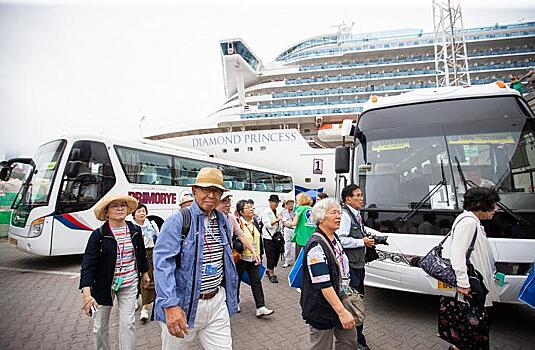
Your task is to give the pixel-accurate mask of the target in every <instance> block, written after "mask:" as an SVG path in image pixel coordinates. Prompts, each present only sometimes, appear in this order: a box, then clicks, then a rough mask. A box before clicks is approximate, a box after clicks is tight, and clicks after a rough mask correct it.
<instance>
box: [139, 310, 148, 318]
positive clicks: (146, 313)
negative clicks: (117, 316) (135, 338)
mask: <svg viewBox="0 0 535 350" xmlns="http://www.w3.org/2000/svg"><path fill="white" fill-rule="evenodd" d="M148 319H149V310H147V309H141V315H140V316H139V320H140V321H147V320H148Z"/></svg>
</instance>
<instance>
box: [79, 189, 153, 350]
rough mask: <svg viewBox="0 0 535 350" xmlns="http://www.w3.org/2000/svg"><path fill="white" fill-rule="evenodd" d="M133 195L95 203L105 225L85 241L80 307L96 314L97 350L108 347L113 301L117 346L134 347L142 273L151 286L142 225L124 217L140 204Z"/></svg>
mask: <svg viewBox="0 0 535 350" xmlns="http://www.w3.org/2000/svg"><path fill="white" fill-rule="evenodd" d="M137 205H138V204H137V200H136V199H135V198H134V197H131V196H124V195H114V196H107V197H104V198H103V199H102V200H101V201H100V202H99V203H98V204H97V206H96V207H95V216H96V217H97V219H98V220H100V221H105V222H104V224H103V225H102V226H101V227H99V228H97V229H96V230H95V231H93V233H91V236H89V240H88V242H87V246H86V248H85V253H84V257H83V260H82V269H81V273H80V289H81V290H82V293H83V302H82V305H83V306H82V309H83V311H84V312H85V314H86V315H88V316H92V317H93V333H94V334H95V348H96V349H110V340H109V333H108V323H109V319H110V312H111V308H112V306H113V300H114V299H115V298H117V304H118V307H119V347H120V348H121V349H123V350H125V349H134V348H135V327H134V322H135V314H134V313H135V309H136V300H137V293H138V288H137V284H138V276H139V275H142V283H143V285H144V286H148V284H149V282H150V279H149V275H148V263H147V256H146V252H145V245H144V243H143V235H142V233H141V229H140V228H139V226H137V225H134V224H133V223H131V222H129V221H126V220H125V218H126V216H127V215H128V214H131V213H133V212H134V210H136V208H137Z"/></svg>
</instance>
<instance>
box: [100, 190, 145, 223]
mask: <svg viewBox="0 0 535 350" xmlns="http://www.w3.org/2000/svg"><path fill="white" fill-rule="evenodd" d="M114 201H120V202H125V203H126V205H127V207H128V208H127V210H126V213H127V214H132V213H133V212H135V211H136V209H137V199H135V198H134V197H132V196H127V195H124V194H123V195H120V194H119V195H117V194H116V195H111V196H106V197H104V198H102V199H101V200H100V201H99V202H98V203H97V206H96V207H95V210H94V212H95V216H96V217H97V219H98V220H100V221H106V220H107V218H106V208H107V207H108V205H110V203H111V202H114Z"/></svg>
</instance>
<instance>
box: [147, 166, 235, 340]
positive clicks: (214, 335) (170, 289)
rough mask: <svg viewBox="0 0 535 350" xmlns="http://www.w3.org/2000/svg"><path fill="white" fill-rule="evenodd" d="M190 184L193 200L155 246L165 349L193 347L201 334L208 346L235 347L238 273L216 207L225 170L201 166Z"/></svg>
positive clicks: (228, 234) (226, 229)
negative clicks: (233, 322) (232, 321)
mask: <svg viewBox="0 0 535 350" xmlns="http://www.w3.org/2000/svg"><path fill="white" fill-rule="evenodd" d="M191 186H192V192H193V198H194V201H193V203H192V205H191V206H190V207H189V208H187V209H182V210H181V211H179V212H178V213H176V214H174V215H172V216H171V217H170V218H169V219H167V220H166V222H165V223H164V225H163V226H162V230H161V232H160V236H159V237H158V240H157V242H156V246H155V248H154V279H155V281H156V295H157V297H156V305H155V317H156V320H158V321H160V322H161V323H160V326H161V328H162V349H191V348H192V347H193V346H194V343H195V338H196V337H197V336H198V338H199V341H200V343H201V345H202V347H203V348H204V349H206V350H211V349H232V338H231V332H230V316H232V315H233V314H235V313H236V311H237V306H238V303H237V290H238V275H237V272H236V266H235V265H234V261H233V259H232V249H231V245H230V243H229V242H230V238H229V237H231V234H232V233H231V228H230V225H229V222H228V220H227V218H226V217H225V215H224V214H222V213H221V212H219V211H217V210H216V207H217V205H218V204H219V202H220V200H221V196H222V195H223V192H225V191H227V190H226V189H225V187H224V186H223V174H222V173H221V171H220V170H219V169H215V168H203V169H201V170H200V171H199V173H198V175H197V179H196V182H195V183H194V184H193V185H191ZM183 210H187V211H188V213H189V214H188V213H186V212H184V211H183ZM188 223H189V229H188V230H187V231H186V230H184V229H183V228H184V226H186V228H187V226H188ZM184 231H186V232H184Z"/></svg>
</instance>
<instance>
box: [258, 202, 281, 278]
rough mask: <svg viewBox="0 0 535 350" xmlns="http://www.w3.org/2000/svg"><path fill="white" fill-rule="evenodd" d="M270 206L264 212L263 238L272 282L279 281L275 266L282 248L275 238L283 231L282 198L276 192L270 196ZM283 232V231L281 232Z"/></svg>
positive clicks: (267, 271)
mask: <svg viewBox="0 0 535 350" xmlns="http://www.w3.org/2000/svg"><path fill="white" fill-rule="evenodd" d="M268 201H269V206H268V207H267V208H266V209H265V210H264V212H263V213H262V224H263V225H264V226H263V227H262V239H263V240H264V250H265V252H266V260H267V269H266V274H267V275H268V276H269V281H270V282H271V283H279V281H278V279H277V276H276V275H275V267H277V264H278V263H279V257H280V251H281V248H282V247H280V246H279V244H278V243H277V242H276V240H274V239H273V238H274V235H275V234H276V233H277V232H281V224H280V221H281V216H280V213H279V212H277V207H278V206H279V203H280V199H279V196H278V195H276V194H272V195H270V196H269V199H268ZM279 234H282V233H279Z"/></svg>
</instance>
